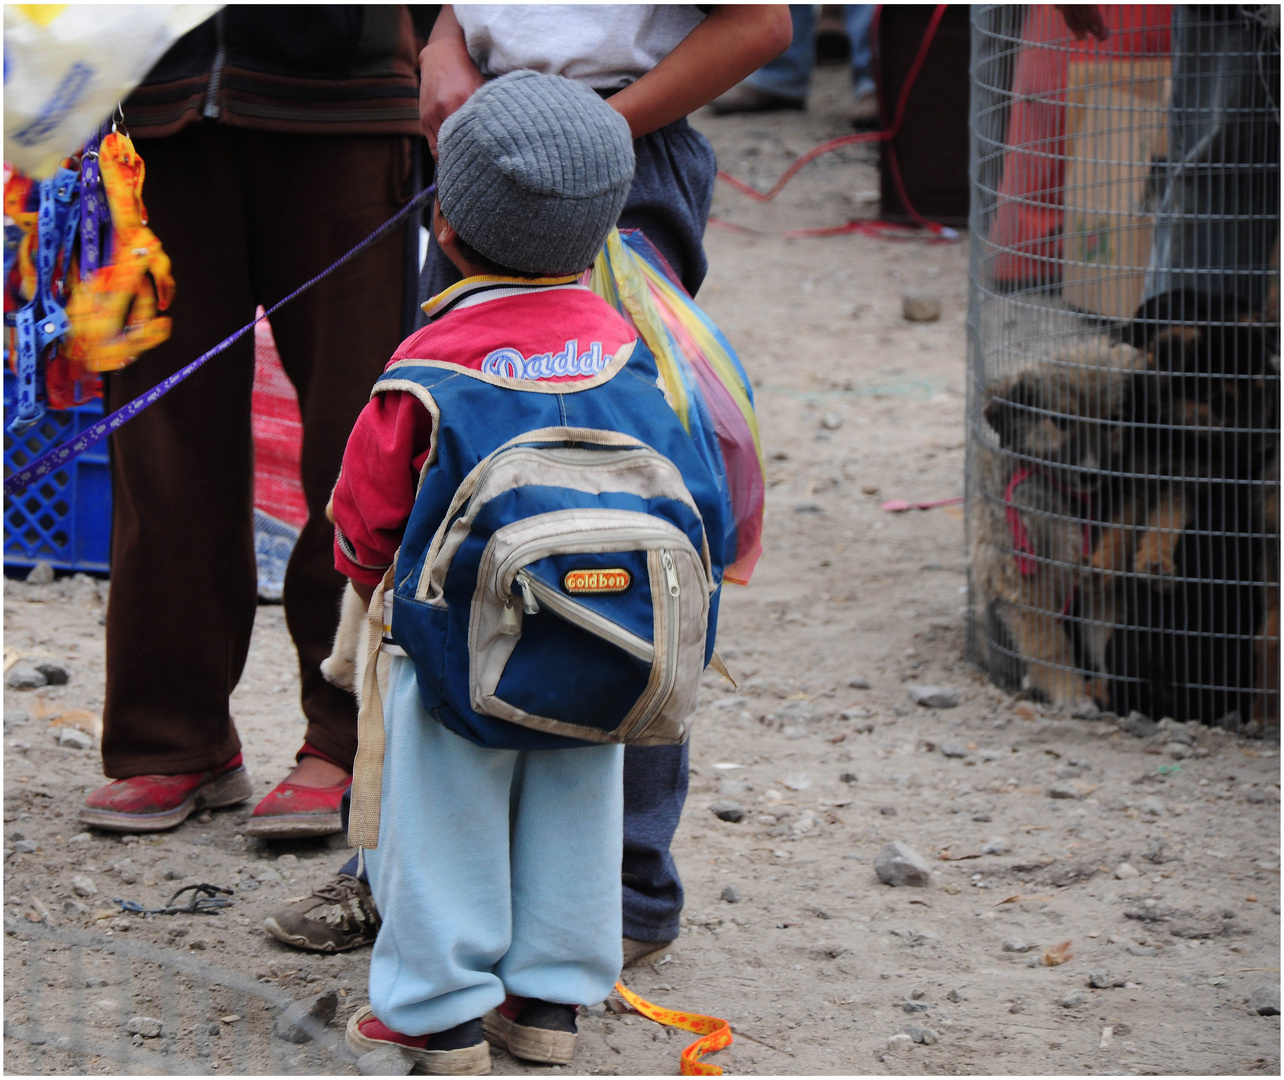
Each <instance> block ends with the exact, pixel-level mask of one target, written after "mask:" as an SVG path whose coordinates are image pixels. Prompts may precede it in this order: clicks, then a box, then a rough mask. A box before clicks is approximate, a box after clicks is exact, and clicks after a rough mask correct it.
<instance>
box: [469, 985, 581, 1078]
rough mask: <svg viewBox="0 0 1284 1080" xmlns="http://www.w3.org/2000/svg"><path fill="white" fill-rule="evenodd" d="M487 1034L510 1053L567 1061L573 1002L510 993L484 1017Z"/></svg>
mask: <svg viewBox="0 0 1284 1080" xmlns="http://www.w3.org/2000/svg"><path fill="white" fill-rule="evenodd" d="M482 1022H483V1024H484V1025H485V1030H486V1038H488V1039H489V1040H490V1041H491V1042H492V1043H493V1044H494V1045H496V1046H502V1047H503V1048H504V1049H506V1050H507V1051H508V1052H509V1053H510V1054H512V1055H513V1057H516V1058H521V1059H522V1060H523V1061H537V1062H540V1063H542V1064H544V1065H569V1064H570V1061H571V1055H572V1054H573V1053H574V1052H575V1035H576V1028H575V1006H574V1005H559V1004H557V1003H556V1002H553V1001H540V1000H538V999H537V998H524V997H514V996H513V995H512V994H509V995H508V997H506V998H505V999H504V1003H503V1004H502V1005H500V1007H499V1008H498V1009H491V1011H490V1012H488V1013H487V1014H486V1015H485V1016H484V1017H483V1018H482Z"/></svg>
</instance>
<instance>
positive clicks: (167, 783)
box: [80, 754, 254, 833]
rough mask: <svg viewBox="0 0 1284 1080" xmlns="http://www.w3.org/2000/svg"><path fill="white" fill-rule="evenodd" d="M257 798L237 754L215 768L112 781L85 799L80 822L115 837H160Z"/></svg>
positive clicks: (149, 774)
mask: <svg viewBox="0 0 1284 1080" xmlns="http://www.w3.org/2000/svg"><path fill="white" fill-rule="evenodd" d="M253 794H254V788H253V785H251V784H250V777H249V774H248V773H247V772H246V771H245V765H244V763H243V762H242V760H241V755H240V754H237V755H236V757H234V758H232V760H231V761H228V762H226V763H225V764H223V765H220V766H219V767H218V768H216V769H203V770H201V771H200V772H186V773H148V774H146V775H145V776H130V777H126V778H125V779H124V780H113V781H112V782H111V783H110V784H106V785H104V786H103V787H100V788H99V789H98V790H97V791H94V792H91V793H90V795H89V796H88V798H86V799H85V803H84V805H83V806H82V807H81V808H80V820H81V822H82V823H84V824H85V825H92V826H93V827H94V828H96V829H109V830H110V831H112V832H127V833H148V832H159V831H160V830H161V829H172V828H173V827H174V826H175V825H177V824H179V823H180V822H182V821H185V820H186V819H187V818H189V817H190V816H191V815H192V814H194V813H195V812H196V811H197V810H206V809H210V810H212V809H217V808H218V807H220V806H235V805H236V804H237V803H243V802H245V800H246V799H248V798H249V797H250V796H251V795H253Z"/></svg>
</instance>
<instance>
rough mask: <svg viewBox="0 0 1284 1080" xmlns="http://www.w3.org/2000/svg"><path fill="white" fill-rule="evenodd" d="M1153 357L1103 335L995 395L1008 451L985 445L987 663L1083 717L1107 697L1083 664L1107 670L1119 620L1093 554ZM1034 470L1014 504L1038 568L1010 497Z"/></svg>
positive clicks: (982, 514)
mask: <svg viewBox="0 0 1284 1080" xmlns="http://www.w3.org/2000/svg"><path fill="white" fill-rule="evenodd" d="M1143 364H1144V357H1143V356H1142V354H1141V353H1139V352H1138V351H1137V350H1135V349H1133V348H1131V347H1130V346H1128V345H1122V344H1116V345H1111V344H1109V343H1107V342H1106V341H1104V340H1098V341H1095V342H1091V343H1085V344H1083V345H1081V346H1079V347H1078V348H1075V349H1067V350H1065V351H1063V352H1062V353H1061V354H1060V355H1059V356H1057V357H1056V358H1055V359H1052V360H1047V361H1042V362H1039V363H1036V364H1034V365H1032V366H1031V367H1029V368H1027V369H1025V370H1024V371H1022V372H1020V373H1018V374H1017V375H1014V376H1012V377H1011V378H1008V379H1005V380H1002V381H1000V382H997V383H995V384H992V385H991V386H990V387H989V388H988V390H987V393H986V404H985V407H984V416H985V419H986V422H987V424H988V425H989V426H990V428H992V429H993V431H994V433H995V434H996V435H997V439H998V446H997V447H996V446H995V445H994V444H993V442H992V441H990V440H986V439H984V438H983V439H980V440H978V443H977V449H976V451H975V454H976V456H975V460H974V490H973V494H972V513H971V515H970V520H971V528H972V545H971V548H972V550H971V570H972V587H973V589H972V595H973V598H974V604H975V607H974V617H975V618H976V619H977V620H978V622H979V625H980V626H981V627H983V628H984V632H983V633H981V634H979V635H978V637H979V638H980V639H981V640H982V642H985V643H986V644H983V646H982V648H983V650H984V655H983V656H982V658H981V659H982V662H983V663H984V664H985V666H986V667H987V668H988V669H989V670H990V672H991V674H992V675H993V676H994V677H995V678H996V680H997V681H999V682H1000V683H1004V684H1006V685H1008V686H1010V687H1012V688H1016V687H1017V686H1019V687H1021V688H1022V689H1024V690H1025V691H1027V692H1028V693H1030V694H1032V695H1033V696H1036V697H1039V698H1042V699H1043V700H1046V701H1049V702H1052V703H1054V704H1063V705H1068V706H1070V707H1071V708H1072V709H1073V710H1074V711H1076V712H1092V711H1094V709H1095V705H1094V701H1093V699H1094V697H1098V696H1100V695H1101V693H1102V690H1101V688H1100V687H1099V686H1096V685H1090V684H1089V683H1088V682H1087V681H1086V680H1085V679H1084V678H1083V676H1082V675H1080V674H1079V673H1078V671H1077V670H1076V669H1089V670H1097V671H1100V670H1102V665H1103V661H1104V655H1105V649H1106V643H1107V640H1108V637H1109V634H1110V631H1111V628H1112V627H1113V625H1114V624H1115V622H1116V602H1115V593H1116V582H1115V580H1114V579H1113V578H1112V576H1111V574H1110V573H1107V572H1103V571H1100V570H1097V569H1094V567H1093V566H1092V563H1091V562H1090V560H1089V555H1090V553H1091V550H1092V544H1093V538H1094V536H1095V526H1094V524H1093V522H1094V520H1095V519H1096V518H1097V517H1098V515H1099V514H1100V513H1101V510H1100V508H1099V506H1098V505H1097V504H1098V503H1099V501H1100V498H1101V493H1102V491H1101V489H1102V484H1101V481H1102V476H1103V471H1104V470H1111V469H1115V468H1117V467H1118V462H1119V460H1120V457H1121V455H1122V453H1123V450H1124V448H1125V438H1124V434H1125V432H1124V426H1123V424H1124V421H1125V420H1126V417H1127V412H1128V408H1129V392H1130V388H1131V384H1132V379H1133V376H1134V373H1135V372H1136V371H1137V370H1138V369H1139V368H1140V367H1142V365H1143ZM1023 466H1027V467H1029V469H1030V474H1029V475H1028V476H1027V477H1026V478H1025V479H1024V480H1023V481H1022V482H1020V483H1018V484H1017V485H1016V486H1015V488H1014V489H1013V491H1012V499H1011V506H1012V508H1013V509H1015V510H1016V511H1017V512H1018V513H1019V515H1020V520H1021V522H1022V524H1023V525H1024V527H1025V530H1026V532H1027V533H1028V535H1029V538H1030V546H1031V547H1032V548H1033V553H1034V559H1035V564H1036V566H1037V570H1036V572H1035V573H1033V574H1030V575H1023V574H1022V573H1021V569H1020V564H1019V557H1020V556H1021V553H1020V552H1017V551H1015V550H1014V544H1013V537H1012V531H1011V528H1010V526H1009V522H1008V509H1009V503H1008V500H1007V498H1006V495H1007V490H1008V486H1009V483H1010V482H1011V480H1012V478H1013V476H1014V475H1015V472H1016V470H1017V469H1018V468H1021V467H1023ZM1085 529H1086V530H1087V538H1088V546H1089V551H1088V552H1085V550H1084V548H1085ZM1067 614H1069V615H1070V618H1066V615H1067ZM996 643H997V646H998V647H997V648H996V647H995V644H996Z"/></svg>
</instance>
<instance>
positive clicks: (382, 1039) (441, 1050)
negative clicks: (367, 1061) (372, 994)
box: [345, 1005, 490, 1076]
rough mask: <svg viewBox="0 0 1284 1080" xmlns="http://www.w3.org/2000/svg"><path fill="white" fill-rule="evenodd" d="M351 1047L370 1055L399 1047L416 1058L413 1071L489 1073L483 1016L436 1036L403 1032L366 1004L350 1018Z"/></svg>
mask: <svg viewBox="0 0 1284 1080" xmlns="http://www.w3.org/2000/svg"><path fill="white" fill-rule="evenodd" d="M345 1038H346V1040H347V1043H348V1046H350V1047H351V1048H352V1049H353V1050H354V1051H356V1053H358V1054H368V1053H369V1052H370V1051H371V1050H378V1049H379V1048H380V1047H381V1046H399V1047H400V1048H401V1049H402V1050H404V1051H405V1052H406V1053H407V1054H409V1055H410V1057H411V1058H412V1059H413V1060H414V1063H415V1064H414V1067H413V1069H412V1070H411V1071H412V1072H414V1073H417V1074H419V1075H428V1076H483V1075H485V1074H486V1073H488V1072H490V1045H489V1044H488V1043H487V1042H486V1039H485V1038H484V1037H483V1035H482V1022H481V1020H480V1019H477V1020H467V1021H465V1022H464V1023H462V1024H460V1025H458V1026H457V1027H453V1028H451V1029H450V1030H449V1031H439V1032H437V1034H435V1035H403V1034H401V1032H399V1031H393V1030H392V1028H390V1027H386V1026H385V1025H383V1024H381V1023H380V1022H379V1021H378V1020H376V1019H375V1015H374V1012H373V1011H371V1008H370V1006H369V1005H363V1006H362V1007H361V1008H359V1009H358V1010H357V1011H356V1012H355V1013H353V1014H352V1016H351V1018H350V1019H349V1020H348V1029H347V1032H346V1033H345Z"/></svg>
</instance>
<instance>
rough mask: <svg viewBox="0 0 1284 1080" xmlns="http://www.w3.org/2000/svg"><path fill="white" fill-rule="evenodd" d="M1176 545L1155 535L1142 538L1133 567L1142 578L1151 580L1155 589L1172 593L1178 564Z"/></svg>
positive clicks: (1151, 534) (1150, 534)
mask: <svg viewBox="0 0 1284 1080" xmlns="http://www.w3.org/2000/svg"><path fill="white" fill-rule="evenodd" d="M1175 547H1176V543H1175V542H1173V541H1170V540H1168V539H1166V538H1165V537H1163V536H1157V535H1156V534H1155V533H1149V534H1147V535H1146V536H1144V537H1142V540H1141V543H1139V544H1138V545H1137V556H1136V559H1135V560H1134V562H1133V566H1134V568H1135V569H1136V571H1137V573H1138V574H1140V575H1142V577H1147V578H1150V580H1151V584H1152V585H1153V587H1154V588H1156V589H1159V590H1161V591H1163V592H1171V591H1172V587H1173V585H1174V581H1173V579H1174V578H1175V577H1176V575H1177V563H1176V562H1175V561H1174V559H1173V549H1174V548H1175Z"/></svg>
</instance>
